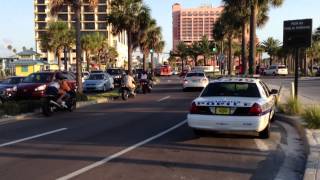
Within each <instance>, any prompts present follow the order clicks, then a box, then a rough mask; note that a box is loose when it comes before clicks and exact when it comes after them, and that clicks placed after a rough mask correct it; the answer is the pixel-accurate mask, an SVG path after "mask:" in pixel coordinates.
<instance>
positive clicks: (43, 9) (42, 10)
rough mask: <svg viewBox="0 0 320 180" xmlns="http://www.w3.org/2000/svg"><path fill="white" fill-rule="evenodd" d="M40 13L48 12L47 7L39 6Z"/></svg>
mask: <svg viewBox="0 0 320 180" xmlns="http://www.w3.org/2000/svg"><path fill="white" fill-rule="evenodd" d="M38 12H46V6H45V5H39V6H38Z"/></svg>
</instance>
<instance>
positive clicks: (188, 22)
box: [172, 3, 224, 49]
mask: <svg viewBox="0 0 320 180" xmlns="http://www.w3.org/2000/svg"><path fill="white" fill-rule="evenodd" d="M223 9H224V8H223V6H220V7H212V6H201V7H198V8H188V9H183V8H182V6H181V5H180V4H178V3H176V4H174V5H173V6H172V19H173V21H172V27H173V29H172V33H173V49H175V47H176V46H177V45H178V43H179V42H180V41H183V42H186V43H187V44H190V43H192V42H194V41H200V40H201V39H202V37H203V36H207V37H208V38H209V40H210V41H212V40H213V35H212V31H213V26H214V23H215V22H216V21H217V20H218V19H219V17H220V15H221V13H222V11H223Z"/></svg>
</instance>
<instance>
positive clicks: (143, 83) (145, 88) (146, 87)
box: [140, 80, 152, 94]
mask: <svg viewBox="0 0 320 180" xmlns="http://www.w3.org/2000/svg"><path fill="white" fill-rule="evenodd" d="M140 87H141V90H142V93H143V94H146V93H151V90H152V87H151V85H150V83H149V81H148V80H140Z"/></svg>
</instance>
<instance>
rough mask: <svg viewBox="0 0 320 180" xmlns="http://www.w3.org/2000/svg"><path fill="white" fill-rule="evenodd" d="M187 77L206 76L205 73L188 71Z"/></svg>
mask: <svg viewBox="0 0 320 180" xmlns="http://www.w3.org/2000/svg"><path fill="white" fill-rule="evenodd" d="M187 77H204V74H203V73H188V74H187Z"/></svg>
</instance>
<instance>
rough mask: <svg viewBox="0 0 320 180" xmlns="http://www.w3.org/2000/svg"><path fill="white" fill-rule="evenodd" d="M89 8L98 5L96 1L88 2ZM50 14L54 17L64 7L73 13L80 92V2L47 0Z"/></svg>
mask: <svg viewBox="0 0 320 180" xmlns="http://www.w3.org/2000/svg"><path fill="white" fill-rule="evenodd" d="M87 2H89V6H90V7H95V6H96V5H97V3H98V0H88V1H87ZM49 4H50V7H51V9H50V12H51V14H52V15H56V14H57V13H58V12H59V11H60V10H61V9H62V8H63V6H64V5H70V6H71V8H72V9H73V12H74V13H75V22H76V27H75V29H76V64H77V68H76V69H77V86H78V91H79V92H82V90H83V87H82V77H81V75H82V67H81V66H82V61H81V52H82V50H81V22H80V21H81V20H80V19H81V5H82V1H81V0H49Z"/></svg>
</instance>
